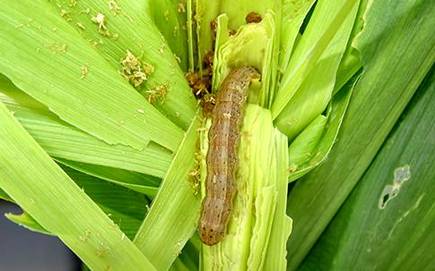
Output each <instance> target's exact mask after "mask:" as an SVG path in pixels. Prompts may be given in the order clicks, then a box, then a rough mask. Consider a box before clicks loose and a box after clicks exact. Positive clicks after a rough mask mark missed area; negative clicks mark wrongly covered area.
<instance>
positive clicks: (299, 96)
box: [275, 1, 358, 141]
mask: <svg viewBox="0 0 435 271" xmlns="http://www.w3.org/2000/svg"><path fill="white" fill-rule="evenodd" d="M331 6H332V5H330V4H328V3H327V2H323V1H320V2H319V3H318V5H317V6H316V9H315V11H314V14H313V15H312V16H311V19H310V23H309V24H308V27H307V29H306V30H305V32H304V34H303V35H302V39H301V43H300V44H299V45H298V46H297V48H296V50H299V51H298V52H300V47H302V48H304V46H307V45H306V44H307V43H308V44H310V45H309V46H311V43H310V41H312V40H313V39H314V40H315V39H317V36H316V34H317V33H318V31H319V29H321V25H322V24H325V19H324V18H325V16H326V17H328V16H329V14H330V13H331V10H330V9H331V8H332V7H331ZM357 11H358V5H354V6H353V8H352V9H351V10H349V13H348V14H347V15H346V19H345V20H344V21H343V23H342V24H341V25H340V27H339V28H338V29H337V30H336V33H335V36H334V38H332V40H331V41H330V44H329V45H328V47H327V48H326V49H325V50H324V51H323V52H322V55H321V57H320V58H319V59H318V61H317V63H316V65H315V67H314V68H313V69H312V70H311V72H310V73H308V74H307V75H306V77H305V79H304V82H303V84H302V85H301V86H300V88H299V89H297V92H296V93H295V94H294V96H293V97H292V99H291V100H290V101H289V102H288V103H287V105H286V106H285V107H284V108H283V109H282V111H281V113H280V114H279V116H278V117H277V118H276V119H275V124H276V126H277V127H278V128H279V129H280V130H281V132H283V133H284V134H286V135H287V137H288V138H289V140H290V141H291V140H293V139H294V138H295V136H296V135H298V134H299V133H300V132H301V131H302V130H303V129H304V128H305V127H307V125H308V124H309V123H310V122H312V121H313V120H314V119H315V118H316V117H318V116H319V115H320V114H321V113H322V112H323V111H324V110H325V109H326V106H327V105H328V104H329V102H330V100H331V98H332V92H333V90H334V86H335V79H336V74H337V70H338V67H339V64H340V61H341V59H342V56H343V54H344V52H345V51H346V45H347V43H348V40H349V36H350V34H351V31H352V28H353V25H354V21H355V17H356V13H357ZM295 58H297V56H295ZM292 59H294V58H292ZM291 68H292V67H290V68H289V69H291ZM284 80H285V79H284ZM288 91H291V90H290V89H288Z"/></svg>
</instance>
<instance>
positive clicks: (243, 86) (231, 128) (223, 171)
mask: <svg viewBox="0 0 435 271" xmlns="http://www.w3.org/2000/svg"><path fill="white" fill-rule="evenodd" d="M259 78H260V74H259V73H258V72H257V71H256V70H255V69H254V68H253V67H247V66H245V67H240V68H236V69H234V70H232V71H231V72H230V73H229V74H228V75H227V77H226V78H225V79H224V81H223V82H222V84H221V86H220V88H219V91H218V93H217V96H216V105H215V106H214V108H213V111H212V115H211V116H212V125H211V127H210V131H209V134H208V139H209V149H208V153H207V178H206V197H205V199H204V200H203V202H202V213H201V219H200V220H199V233H200V237H201V240H202V242H203V243H204V244H206V245H209V246H211V245H215V244H217V243H218V242H220V241H221V240H222V239H223V237H224V235H225V230H226V226H227V224H228V221H229V216H230V212H231V209H232V205H233V198H234V195H235V193H236V191H235V190H236V189H235V175H236V169H237V165H238V159H237V147H238V144H239V141H240V139H239V138H240V128H241V125H242V121H243V109H244V105H245V103H246V100H247V96H248V88H249V85H250V83H251V80H253V79H259Z"/></svg>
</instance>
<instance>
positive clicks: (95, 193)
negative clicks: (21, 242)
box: [6, 167, 148, 239]
mask: <svg viewBox="0 0 435 271" xmlns="http://www.w3.org/2000/svg"><path fill="white" fill-rule="evenodd" d="M62 168H63V169H64V171H65V172H66V173H67V174H68V176H69V177H71V178H72V179H73V180H74V182H75V183H76V184H77V185H78V186H79V187H80V188H81V189H82V190H83V191H84V192H85V193H86V194H87V195H88V196H89V197H90V198H91V199H92V200H93V201H94V202H95V203H97V204H98V206H99V207H100V208H101V209H102V210H103V211H104V212H105V213H106V215H108V216H109V217H110V219H111V220H112V221H113V222H115V223H116V224H117V225H118V226H119V228H120V229H121V230H122V232H123V233H125V236H124V238H130V239H133V237H134V235H135V234H136V232H137V230H138V229H139V226H140V224H141V223H142V220H143V218H144V217H145V213H146V210H147V208H148V201H147V200H146V199H145V197H143V196H142V195H140V194H138V193H135V192H132V191H131V190H128V189H125V188H122V187H119V186H115V185H112V184H108V183H106V182H104V181H103V180H101V179H97V178H94V177H92V176H89V175H86V174H83V173H81V172H78V171H75V170H73V169H71V168H68V167H62ZM6 217H7V218H8V219H9V220H11V221H13V222H15V223H17V224H19V225H20V226H24V227H26V228H28V229H29V230H32V231H36V232H40V233H44V234H51V235H52V233H50V232H48V231H47V230H46V229H44V228H43V227H42V226H41V225H40V224H39V223H38V222H37V221H35V219H33V218H32V217H31V216H30V215H29V214H28V213H26V212H24V213H22V214H19V215H14V214H6Z"/></svg>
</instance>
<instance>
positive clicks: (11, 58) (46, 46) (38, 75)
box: [0, 0, 182, 150]
mask: <svg viewBox="0 0 435 271" xmlns="http://www.w3.org/2000/svg"><path fill="white" fill-rule="evenodd" d="M0 39H1V40H2V42H1V43H0V72H2V73H4V74H5V75H6V76H8V77H9V78H10V79H11V80H12V81H13V82H14V84H15V85H16V86H18V87H19V88H20V89H22V90H24V91H25V92H27V93H28V94H30V95H31V96H33V97H34V98H36V99H37V100H38V101H41V102H42V103H44V104H45V105H47V106H48V107H49V108H50V110H51V111H53V112H54V113H56V114H57V115H58V116H60V118H62V119H63V120H65V121H66V122H68V123H71V124H73V125H74V126H76V127H78V128H79V129H83V130H85V131H86V132H88V133H90V134H92V135H94V136H96V137H98V138H99V139H102V140H104V141H106V142H107V143H109V144H124V145H129V146H132V147H134V148H137V149H142V148H143V147H145V146H146V145H147V143H148V141H149V140H152V141H154V142H157V143H158V144H160V145H162V146H164V147H167V148H169V149H171V150H174V149H175V148H176V146H177V145H178V143H179V142H180V140H181V138H182V131H181V129H179V128H178V127H177V126H175V125H174V124H173V123H171V122H170V121H169V120H168V119H166V118H165V117H164V116H163V115H162V114H160V113H159V112H158V111H157V110H156V109H155V108H154V107H152V106H151V105H150V104H149V103H148V102H147V101H146V100H145V99H144V98H143V97H142V96H141V95H140V94H139V93H138V92H137V91H136V90H135V89H134V88H133V87H132V86H130V85H129V84H128V83H127V81H126V80H125V79H124V78H122V77H121V76H120V75H119V73H118V71H117V70H116V69H114V68H113V67H112V66H111V65H110V64H109V63H108V62H107V61H106V60H105V59H104V58H103V57H101V56H100V55H99V54H98V53H97V51H96V50H95V49H93V48H92V47H91V46H90V44H89V43H88V42H87V41H86V40H84V39H83V38H82V37H81V35H80V34H79V33H78V32H77V31H76V30H75V29H74V28H73V27H72V26H70V25H68V23H66V22H65V21H64V20H63V19H62V17H61V16H60V15H59V14H58V13H57V12H55V10H54V9H53V8H52V7H51V6H50V4H49V3H47V2H46V1H43V0H38V1H30V0H25V1H20V2H17V1H2V9H1V10H0ZM48 59H49V60H50V61H47V60H48ZM84 69H87V71H88V72H83V71H84ZM82 73H83V74H82ZM142 112H143V113H142Z"/></svg>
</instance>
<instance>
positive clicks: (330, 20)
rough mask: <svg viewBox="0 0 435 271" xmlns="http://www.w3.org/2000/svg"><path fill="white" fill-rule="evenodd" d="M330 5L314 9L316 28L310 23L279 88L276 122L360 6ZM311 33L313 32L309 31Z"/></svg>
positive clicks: (354, 0) (355, 3)
mask: <svg viewBox="0 0 435 271" xmlns="http://www.w3.org/2000/svg"><path fill="white" fill-rule="evenodd" d="M339 2H340V3H337V4H334V5H330V4H328V2H327V1H320V2H319V3H318V4H317V6H316V9H315V12H316V11H317V10H318V14H319V15H318V16H313V17H314V19H315V22H316V23H315V24H314V23H312V22H311V23H310V24H309V26H308V27H309V29H306V32H305V34H304V35H303V37H302V39H301V41H300V42H299V43H298V46H297V47H296V48H295V52H294V54H293V56H292V58H291V60H290V63H289V65H288V68H287V70H286V71H285V72H284V75H283V77H282V81H281V84H280V88H279V90H278V92H277V94H276V97H275V100H274V102H273V105H272V114H273V116H274V119H275V118H276V117H278V115H279V114H281V112H282V110H283V109H284V108H285V106H286V105H287V104H288V102H289V101H290V100H291V99H292V97H293V96H294V95H295V93H296V92H297V90H298V89H299V88H300V87H301V85H302V83H303V82H304V80H305V79H306V77H307V76H308V74H310V72H311V71H312V70H313V69H314V68H315V67H316V64H317V63H318V61H319V59H320V57H321V56H322V54H323V52H324V51H325V49H326V48H327V47H328V45H329V44H330V43H331V41H332V40H333V38H334V37H335V34H336V32H337V30H338V29H340V27H341V25H342V24H343V23H344V22H345V21H346V19H347V18H348V16H352V13H353V12H352V10H355V8H356V7H357V6H358V3H359V1H358V0H349V1H344V0H341V1H339ZM310 29H312V30H311V31H310Z"/></svg>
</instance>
